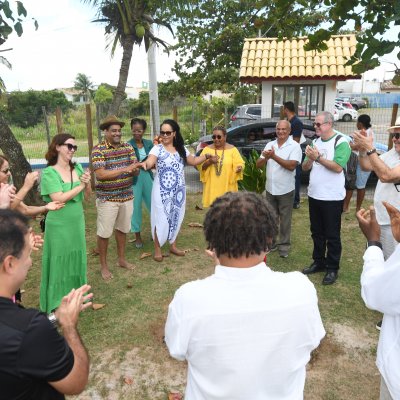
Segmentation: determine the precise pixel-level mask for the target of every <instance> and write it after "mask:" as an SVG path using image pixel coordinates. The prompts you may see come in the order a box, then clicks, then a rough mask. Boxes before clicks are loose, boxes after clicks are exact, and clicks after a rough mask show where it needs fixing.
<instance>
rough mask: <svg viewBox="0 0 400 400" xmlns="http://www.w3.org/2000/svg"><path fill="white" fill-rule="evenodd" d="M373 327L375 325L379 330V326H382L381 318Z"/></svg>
mask: <svg viewBox="0 0 400 400" xmlns="http://www.w3.org/2000/svg"><path fill="white" fill-rule="evenodd" d="M375 327H376V329H378V331H380V330H381V328H382V320H380V321H379V322H377V323H376V325H375Z"/></svg>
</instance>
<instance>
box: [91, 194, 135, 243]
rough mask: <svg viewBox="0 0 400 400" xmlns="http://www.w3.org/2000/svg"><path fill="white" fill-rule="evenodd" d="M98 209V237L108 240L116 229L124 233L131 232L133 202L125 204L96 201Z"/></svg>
mask: <svg viewBox="0 0 400 400" xmlns="http://www.w3.org/2000/svg"><path fill="white" fill-rule="evenodd" d="M96 207H97V236H100V237H102V238H104V239H108V238H109V237H111V235H112V234H113V231H114V229H117V230H119V231H120V232H123V233H128V232H130V230H131V219H132V213H133V201H132V200H128V201H125V202H123V203H118V202H114V201H102V200H99V199H96Z"/></svg>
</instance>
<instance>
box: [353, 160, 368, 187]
mask: <svg viewBox="0 0 400 400" xmlns="http://www.w3.org/2000/svg"><path fill="white" fill-rule="evenodd" d="M370 174H371V171H363V170H362V169H361V167H360V163H357V171H356V176H357V178H356V188H357V189H365V186H366V184H367V180H368V178H369V175H370Z"/></svg>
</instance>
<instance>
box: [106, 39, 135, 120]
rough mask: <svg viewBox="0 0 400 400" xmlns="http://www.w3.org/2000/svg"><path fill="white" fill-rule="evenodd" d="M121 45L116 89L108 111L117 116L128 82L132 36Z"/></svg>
mask: <svg viewBox="0 0 400 400" xmlns="http://www.w3.org/2000/svg"><path fill="white" fill-rule="evenodd" d="M121 44H122V49H123V53H122V61H121V68H120V70H119V79H118V85H117V89H116V90H115V93H114V97H113V101H112V103H111V106H110V109H109V113H110V114H111V115H118V111H119V107H120V105H121V103H122V100H124V97H125V88H126V82H127V81H128V74H129V66H130V64H131V59H132V51H133V44H134V42H133V38H132V36H126V37H125V38H124V40H123V43H121Z"/></svg>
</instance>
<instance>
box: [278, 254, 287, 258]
mask: <svg viewBox="0 0 400 400" xmlns="http://www.w3.org/2000/svg"><path fill="white" fill-rule="evenodd" d="M279 256H280V257H281V258H288V257H289V254H279Z"/></svg>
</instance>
